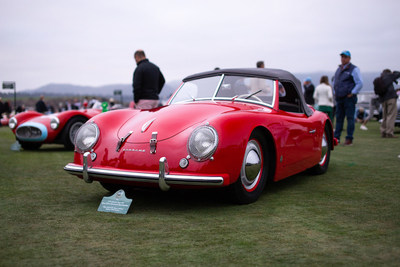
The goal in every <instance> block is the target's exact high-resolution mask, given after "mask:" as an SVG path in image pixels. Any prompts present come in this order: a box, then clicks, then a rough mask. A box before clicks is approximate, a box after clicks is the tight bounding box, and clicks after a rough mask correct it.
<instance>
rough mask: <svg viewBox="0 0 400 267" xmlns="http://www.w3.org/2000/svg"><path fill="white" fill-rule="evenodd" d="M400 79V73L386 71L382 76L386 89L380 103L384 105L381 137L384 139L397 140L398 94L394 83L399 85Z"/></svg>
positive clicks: (380, 96)
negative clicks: (395, 126)
mask: <svg viewBox="0 0 400 267" xmlns="http://www.w3.org/2000/svg"><path fill="white" fill-rule="evenodd" d="M398 78H400V72H398V71H394V72H392V71H391V70H389V69H385V70H384V71H383V72H382V74H381V80H382V83H383V84H382V85H383V87H384V88H385V89H386V91H385V93H384V94H383V95H379V102H381V103H382V124H381V129H380V130H381V135H382V137H383V138H395V137H397V136H395V135H394V134H393V132H394V124H395V121H396V116H397V97H398V96H397V93H396V91H395V90H394V86H393V83H394V82H395V83H397V81H396V80H397V79H398Z"/></svg>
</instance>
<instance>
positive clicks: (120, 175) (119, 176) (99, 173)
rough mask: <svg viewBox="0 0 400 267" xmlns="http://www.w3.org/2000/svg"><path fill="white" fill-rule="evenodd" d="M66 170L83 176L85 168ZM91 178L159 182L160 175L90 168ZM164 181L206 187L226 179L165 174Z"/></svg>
mask: <svg viewBox="0 0 400 267" xmlns="http://www.w3.org/2000/svg"><path fill="white" fill-rule="evenodd" d="M64 170H65V171H66V172H68V173H70V174H72V175H83V166H82V165H76V164H72V163H69V164H67V165H65V167H64ZM86 172H87V174H88V175H89V176H90V177H97V178H106V179H112V180H123V181H130V182H150V183H158V182H159V173H158V172H157V173H142V172H130V171H117V170H108V169H101V168H96V167H93V168H88V169H87V170H86ZM164 180H165V182H166V183H168V184H169V185H171V184H174V185H204V186H221V185H222V184H223V183H224V178H223V177H221V176H190V175H176V174H165V176H164Z"/></svg>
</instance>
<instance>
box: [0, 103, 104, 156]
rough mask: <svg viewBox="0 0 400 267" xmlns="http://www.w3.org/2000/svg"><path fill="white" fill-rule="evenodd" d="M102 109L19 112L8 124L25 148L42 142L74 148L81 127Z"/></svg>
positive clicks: (34, 148)
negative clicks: (44, 112)
mask: <svg viewBox="0 0 400 267" xmlns="http://www.w3.org/2000/svg"><path fill="white" fill-rule="evenodd" d="M99 113H101V110H100V109H82V110H67V111H63V112H60V113H54V114H50V115H44V114H42V113H39V112H36V111H26V112H22V113H18V114H17V115H15V116H14V117H12V118H11V119H10V120H9V122H8V126H9V127H10V128H11V130H12V132H13V133H14V134H15V137H16V139H17V141H18V142H19V143H20V144H21V147H22V148H23V149H25V150H36V149H39V148H40V147H41V146H42V144H45V143H46V144H51V143H54V144H63V145H64V147H65V148H66V149H71V150H72V149H74V143H73V141H74V137H75V134H76V133H77V131H78V129H79V127H81V126H82V125H83V124H84V123H85V122H86V121H87V120H89V119H90V118H92V117H93V116H95V115H97V114H99Z"/></svg>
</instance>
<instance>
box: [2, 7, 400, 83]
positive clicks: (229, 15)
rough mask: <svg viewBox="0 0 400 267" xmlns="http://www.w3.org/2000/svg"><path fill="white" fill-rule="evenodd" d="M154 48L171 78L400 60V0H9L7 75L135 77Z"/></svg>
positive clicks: (5, 10)
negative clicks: (141, 55) (348, 59)
mask: <svg viewBox="0 0 400 267" xmlns="http://www.w3.org/2000/svg"><path fill="white" fill-rule="evenodd" d="M137 49H144V50H145V52H146V55H147V57H148V58H149V59H150V61H152V62H154V63H155V64H157V65H158V66H159V67H160V68H161V70H162V72H163V73H164V76H165V78H166V80H167V81H170V80H176V79H182V78H184V77H185V76H187V75H189V74H193V73H196V72H201V71H206V70H210V69H214V68H215V67H221V68H236V67H255V63H256V61H258V60H264V61H265V63H266V66H267V67H272V68H281V69H286V70H289V71H291V72H296V73H300V72H301V73H304V72H316V71H327V72H334V71H335V69H336V68H337V65H338V64H339V63H340V57H339V53H340V52H341V51H342V50H345V49H346V50H350V51H351V53H352V62H353V63H354V64H356V65H357V66H358V67H359V68H360V69H361V72H363V71H365V72H366V71H368V72H369V71H376V72H380V71H381V70H382V69H383V68H391V69H397V70H398V69H400V66H399V64H400V1H398V0H364V1H361V0H356V1H351V0H332V1H330V0H329V1H320V0H302V1H298V0H276V1H275V0H260V1H252V0H247V1H244V0H240V1H236V0H223V1H218V0H211V1H208V0H201V1H184V0H182V1H177V0H168V1H164V0H146V1H135V0H126V1H121V0H112V1H110V0H88V1H85V0H68V1H65V0H63V1H58V0H48V1H45V0H35V1H32V0H0V81H1V82H2V81H16V84H17V90H24V89H34V88H37V87H40V86H42V85H46V84H48V83H72V84H77V85H92V86H98V85H106V84H115V83H118V84H121V83H125V84H129V83H131V81H132V72H133V70H134V68H135V67H136V64H135V62H134V60H133V53H134V51H135V50H137Z"/></svg>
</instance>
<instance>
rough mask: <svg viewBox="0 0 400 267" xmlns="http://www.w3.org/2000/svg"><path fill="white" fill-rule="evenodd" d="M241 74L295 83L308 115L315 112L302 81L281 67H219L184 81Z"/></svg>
mask: <svg viewBox="0 0 400 267" xmlns="http://www.w3.org/2000/svg"><path fill="white" fill-rule="evenodd" d="M222 74H226V75H238V76H239V75H240V76H248V77H261V78H268V79H273V80H278V81H280V82H289V83H291V84H293V85H294V88H295V89H296V91H297V93H298V95H299V97H300V99H301V102H302V106H303V109H304V111H305V113H306V114H307V116H311V114H312V113H313V112H312V110H311V109H310V108H309V107H308V105H307V104H306V101H305V99H304V95H303V92H302V90H301V82H300V81H299V79H297V78H296V77H295V76H294V75H293V74H292V73H290V72H288V71H286V70H281V69H268V68H240V69H219V70H212V71H206V72H201V73H197V74H193V75H189V76H187V77H186V78H184V79H183V82H187V81H190V80H195V79H201V78H206V77H212V76H218V75H222Z"/></svg>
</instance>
